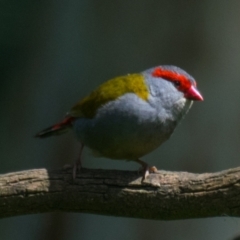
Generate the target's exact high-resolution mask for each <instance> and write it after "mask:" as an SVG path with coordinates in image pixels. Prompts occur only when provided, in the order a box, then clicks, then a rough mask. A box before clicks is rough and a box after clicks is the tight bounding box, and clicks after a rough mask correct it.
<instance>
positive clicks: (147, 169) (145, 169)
mask: <svg viewBox="0 0 240 240" xmlns="http://www.w3.org/2000/svg"><path fill="white" fill-rule="evenodd" d="M136 162H137V163H139V164H141V165H142V167H141V171H143V175H142V180H141V182H143V181H144V180H145V179H146V178H147V177H148V175H149V174H150V173H156V172H157V168H156V167H155V166H152V167H149V166H148V164H147V163H145V162H143V161H142V160H140V159H137V160H136Z"/></svg>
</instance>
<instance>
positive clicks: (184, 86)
mask: <svg viewBox="0 0 240 240" xmlns="http://www.w3.org/2000/svg"><path fill="white" fill-rule="evenodd" d="M152 76H153V77H161V78H164V79H166V80H168V81H170V82H173V83H174V82H175V83H176V85H177V86H178V87H177V88H178V89H179V90H180V91H182V92H185V91H187V90H188V89H189V88H190V87H191V85H192V84H191V82H190V81H189V80H188V78H187V77H186V76H184V75H181V74H179V73H177V72H173V71H170V70H165V69H162V68H160V67H158V68H155V69H154V71H153V72H152ZM194 85H195V84H194Z"/></svg>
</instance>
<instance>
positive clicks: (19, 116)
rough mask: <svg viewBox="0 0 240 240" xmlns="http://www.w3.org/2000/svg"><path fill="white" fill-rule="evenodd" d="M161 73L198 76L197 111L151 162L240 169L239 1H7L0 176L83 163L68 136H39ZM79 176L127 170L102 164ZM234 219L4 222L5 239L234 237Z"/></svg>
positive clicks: (77, 217) (95, 162) (61, 217)
mask: <svg viewBox="0 0 240 240" xmlns="http://www.w3.org/2000/svg"><path fill="white" fill-rule="evenodd" d="M159 64H174V65H177V66H180V67H182V68H183V69H185V70H186V71H188V72H189V73H190V74H191V75H193V76H194V77H195V78H196V79H197V82H198V88H199V90H200V91H201V92H202V94H203V96H204V99H205V101H204V102H197V103H195V104H194V106H193V108H192V109H191V111H190V112H189V114H188V115H187V117H186V119H185V120H184V121H183V122H182V124H181V125H180V126H179V127H178V128H177V130H176V131H175V133H174V134H173V136H172V138H171V139H170V140H169V141H168V142H167V143H165V144H164V145H163V146H162V147H161V148H160V149H158V150H156V151H155V152H153V153H151V154H149V155H148V156H146V157H145V158H143V159H144V160H145V161H147V162H149V164H150V165H151V164H154V165H156V166H158V168H160V169H165V170H172V171H189V172H196V173H202V172H214V171H220V170H223V169H227V168H233V167H237V166H239V165H240V160H239V155H240V123H239V122H240V104H239V103H240V1H238V0H232V1H224V0H202V1H177V0H159V1H153V0H148V1H146V0H138V1H126V0H125V1H110V0H102V1H98V0H81V1H79V0H68V1H66V0H58V1H56V0H48V1H45V0H43V1H29V0H22V1H17V0H12V1H4V0H1V1H0V76H1V78H0V79H1V87H0V93H1V94H0V108H1V116H2V117H1V118H0V132H1V134H0V141H1V144H0V152H1V168H0V173H7V172H12V171H20V170H26V169H33V168H48V169H59V168H60V167H61V166H63V165H64V164H67V163H69V164H71V163H72V162H73V161H74V160H75V159H76V157H77V156H78V151H79V144H78V143H77V141H76V139H74V137H73V134H72V133H69V134H66V135H62V136H61V137H53V138H48V139H45V140H39V139H34V138H33V136H34V134H35V133H36V132H38V131H39V130H41V129H42V128H45V127H48V126H49V125H51V124H53V123H55V122H57V121H59V120H61V119H62V118H63V117H64V115H65V113H66V112H67V111H68V110H69V109H70V107H71V106H72V105H73V104H75V103H76V102H77V101H78V100H79V99H80V98H82V97H84V96H85V95H86V94H88V93H89V92H90V91H91V90H92V89H93V88H95V87H96V86H98V85H99V84H100V83H102V82H103V81H105V80H107V79H109V78H112V77H115V76H118V75H123V74H127V73H133V72H139V71H142V70H145V69H147V68H149V67H153V66H156V65H159ZM83 165H84V167H88V168H109V169H132V170H135V169H137V168H138V165H136V164H135V163H128V162H118V161H111V160H107V159H95V158H93V157H91V156H90V155H89V154H88V152H87V151H85V153H84V161H83ZM239 233H240V220H239V219H237V218H228V217H221V218H210V219H190V220H183V221H169V222H167V221H150V220H140V219H129V218H116V217H108V216H97V215H89V214H80V213H53V214H39V215H32V216H20V217H14V218H8V219H2V220H0V239H1V240H18V239H39V240H40V239H45V240H48V239H49V240H50V239H51V240H52V239H59V240H62V239H69V240H72V239H82V240H85V239H88V240H89V239H92V240H95V239H115V240H120V239H121V240H122V239H126V240H134V239H148V240H155V239H161V240H172V239H174V240H175V239H184V240H192V239H194V240H200V239H218V240H225V239H229V240H230V239H232V238H233V237H235V236H237V235H238V234H239Z"/></svg>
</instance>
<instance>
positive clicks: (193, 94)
mask: <svg viewBox="0 0 240 240" xmlns="http://www.w3.org/2000/svg"><path fill="white" fill-rule="evenodd" d="M184 96H185V98H187V99H190V100H194V101H203V97H202V95H201V94H200V92H199V91H198V90H197V89H196V88H195V87H194V86H191V87H190V88H189V89H188V90H187V92H185V94H184Z"/></svg>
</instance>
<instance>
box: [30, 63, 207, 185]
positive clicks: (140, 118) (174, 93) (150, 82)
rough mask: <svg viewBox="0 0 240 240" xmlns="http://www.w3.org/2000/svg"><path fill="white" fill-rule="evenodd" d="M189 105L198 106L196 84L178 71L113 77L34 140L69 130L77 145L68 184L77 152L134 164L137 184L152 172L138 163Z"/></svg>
mask: <svg viewBox="0 0 240 240" xmlns="http://www.w3.org/2000/svg"><path fill="white" fill-rule="evenodd" d="M193 101H203V97H202V95H201V93H200V92H199V90H198V89H197V83H196V80H195V79H194V78H193V77H192V76H191V75H189V74H188V73H187V72H186V71H184V70H183V69H181V68H180V67H177V66H173V65H159V66H156V67H153V68H150V69H147V70H145V71H142V72H140V73H132V74H127V75H124V76H119V77H115V78H113V79H110V80H108V81H106V82H104V83H102V84H101V85H100V86H99V87H97V88H96V89H95V90H93V91H92V92H91V93H90V94H89V95H87V96H86V97H84V98H82V99H81V100H80V101H79V102H77V103H76V104H75V105H74V106H73V107H72V108H71V109H70V111H69V112H67V114H66V116H65V118H64V119H63V120H62V121H61V122H59V123H57V124H54V125H53V126H51V127H48V128H46V129H44V130H42V131H40V132H39V133H37V134H36V135H35V137H37V138H45V137H49V136H54V135H59V134H63V133H65V132H67V131H68V130H70V129H72V130H73V131H74V133H75V136H76V138H77V139H78V141H79V142H80V154H79V158H78V160H77V161H76V162H75V164H74V166H73V179H75V178H76V175H77V173H78V171H80V170H81V168H82V163H81V160H82V151H83V149H84V148H85V147H87V148H89V149H90V150H91V152H92V153H93V155H94V156H95V157H106V158H109V159H113V160H127V161H134V162H136V163H138V164H140V165H141V170H142V172H143V174H142V180H141V181H142V182H143V181H144V180H145V179H146V178H147V176H148V175H149V174H150V173H154V172H156V171H157V168H156V167H155V166H154V167H150V166H149V165H148V164H147V163H146V162H144V161H143V160H141V159H140V158H142V157H143V156H145V155H146V154H148V153H150V152H152V151H153V150H155V149H156V148H158V147H159V146H161V144H163V143H164V142H165V141H166V140H168V139H169V137H170V136H171V135H172V133H173V132H174V129H175V128H176V126H177V125H178V123H179V122H180V121H181V119H182V118H183V117H184V116H185V115H186V114H187V113H188V111H189V109H190V108H191V106H192V104H193Z"/></svg>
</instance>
